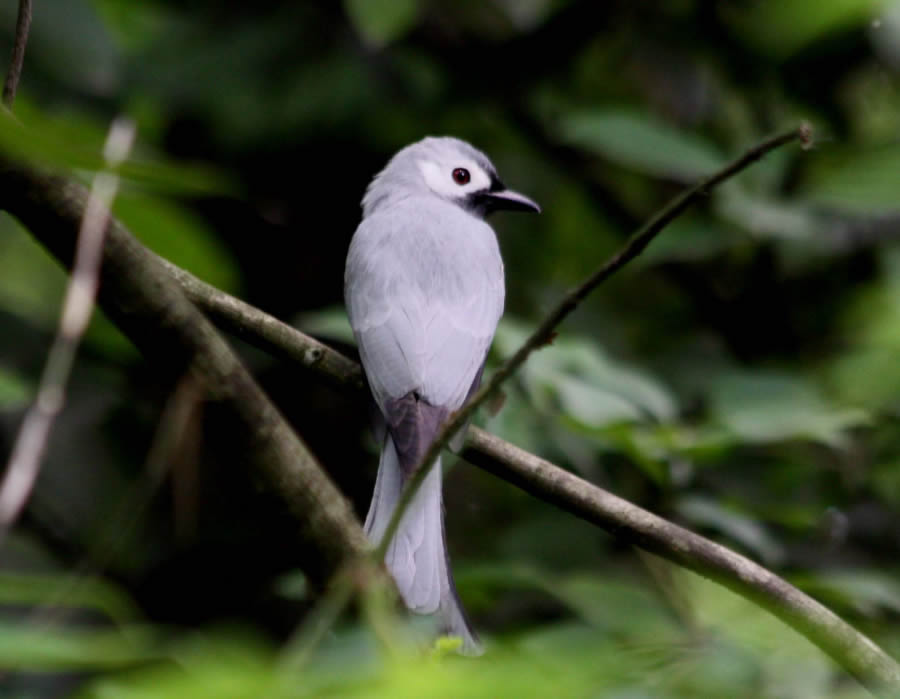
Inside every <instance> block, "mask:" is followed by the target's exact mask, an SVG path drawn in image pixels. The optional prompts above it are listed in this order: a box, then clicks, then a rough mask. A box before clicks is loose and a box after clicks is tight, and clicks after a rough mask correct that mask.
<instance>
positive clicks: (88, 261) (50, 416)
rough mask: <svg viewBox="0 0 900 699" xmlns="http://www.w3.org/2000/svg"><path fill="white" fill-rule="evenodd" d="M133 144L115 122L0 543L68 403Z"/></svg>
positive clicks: (2, 504) (7, 486)
mask: <svg viewBox="0 0 900 699" xmlns="http://www.w3.org/2000/svg"><path fill="white" fill-rule="evenodd" d="M133 140H134V124H133V123H132V122H131V121H129V120H127V119H122V118H120V119H116V120H114V121H113V123H112V126H111V127H110V129H109V135H108V136H107V138H106V145H105V146H104V149H103V151H104V152H103V157H104V160H105V161H106V165H107V168H108V169H107V170H104V171H102V172H99V173H97V174H96V175H95V176H94V181H93V184H92V185H91V191H90V194H89V196H88V199H87V203H86V204H85V207H84V214H83V216H82V219H81V223H80V225H79V228H78V242H77V244H76V252H75V260H74V262H73V264H72V275H71V276H70V277H69V284H68V286H67V288H66V296H65V299H64V300H63V307H62V313H61V315H60V319H59V330H58V331H57V334H56V337H55V338H54V340H53V344H52V345H51V347H50V353H49V354H48V356H47V363H46V365H45V366H44V371H43V374H42V376H41V382H40V385H39V387H38V392H37V397H36V398H35V400H34V403H33V404H32V405H31V407H30V408H29V409H28V412H27V413H26V414H25V419H24V420H23V421H22V426H21V427H20V428H19V433H18V435H17V436H16V441H15V444H14V445H13V449H12V455H11V456H10V459H9V464H8V465H7V467H6V473H5V474H4V477H3V483H2V484H0V544H2V542H3V539H5V538H6V534H7V532H8V530H9V527H10V526H12V524H13V523H14V522H15V520H16V519H17V518H18V516H19V513H20V512H21V511H22V508H23V507H25V503H26V502H27V501H28V496H29V495H30V494H31V490H32V488H33V487H34V483H35V481H36V480H37V477H38V473H40V468H41V460H42V459H43V456H44V452H45V451H46V447H47V440H48V439H49V437H50V430H51V428H52V427H53V423H54V421H55V420H56V418H57V416H58V415H59V413H60V412H61V411H62V409H63V406H64V404H65V400H66V384H67V383H68V381H69V375H70V374H71V371H72V364H73V363H74V362H75V355H76V353H77V352H78V345H79V344H80V343H81V338H82V337H83V336H84V331H85V330H87V326H88V321H90V319H91V314H92V313H93V311H94V301H95V299H96V296H97V286H98V284H99V281H100V260H101V257H102V252H103V237H104V233H105V231H106V228H107V224H108V222H109V210H110V207H111V206H112V200H113V197H115V195H116V191H117V190H118V188H119V177H118V175H116V174H115V172H111V170H114V169H115V168H117V167H118V166H119V165H120V164H121V163H122V161H123V160H125V158H126V157H128V152H129V151H130V150H131V144H132V142H133Z"/></svg>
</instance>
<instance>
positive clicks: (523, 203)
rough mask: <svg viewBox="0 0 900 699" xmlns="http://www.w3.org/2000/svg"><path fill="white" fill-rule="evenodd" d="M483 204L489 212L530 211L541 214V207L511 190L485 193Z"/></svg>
mask: <svg viewBox="0 0 900 699" xmlns="http://www.w3.org/2000/svg"><path fill="white" fill-rule="evenodd" d="M484 197H485V199H486V201H485V203H486V204H487V206H488V210H489V211H499V210H501V209H502V210H505V211H530V212H531V213H535V214H539V213H541V207H540V206H538V205H537V203H536V202H534V201H532V200H531V199H529V198H528V197H526V196H525V195H524V194H519V193H518V192H514V191H512V190H511V189H500V190H498V191H496V192H486V193H485V194H484Z"/></svg>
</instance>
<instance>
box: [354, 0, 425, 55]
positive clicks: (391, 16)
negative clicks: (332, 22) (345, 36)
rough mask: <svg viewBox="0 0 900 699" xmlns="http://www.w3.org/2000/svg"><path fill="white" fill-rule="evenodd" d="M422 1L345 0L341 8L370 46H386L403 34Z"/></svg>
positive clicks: (413, 20)
mask: <svg viewBox="0 0 900 699" xmlns="http://www.w3.org/2000/svg"><path fill="white" fill-rule="evenodd" d="M420 5H421V0H344V11H345V12H346V13H347V16H348V17H349V19H350V21H351V22H352V23H353V26H354V27H356V31H358V32H359V34H360V36H362V38H363V39H364V40H365V41H366V42H367V43H368V44H369V45H371V46H375V47H382V46H385V45H387V44H389V43H391V42H392V41H395V40H396V39H399V38H400V37H401V36H403V35H404V34H406V32H408V31H409V30H410V29H412V27H413V25H415V23H416V21H417V20H418V17H419V11H420V9H421V8H420Z"/></svg>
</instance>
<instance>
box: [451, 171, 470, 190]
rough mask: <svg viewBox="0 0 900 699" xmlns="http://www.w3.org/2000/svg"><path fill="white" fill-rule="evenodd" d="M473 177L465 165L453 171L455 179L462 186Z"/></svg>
mask: <svg viewBox="0 0 900 699" xmlns="http://www.w3.org/2000/svg"><path fill="white" fill-rule="evenodd" d="M470 179H472V178H471V176H470V175H469V171H468V170H466V169H465V168H464V167H458V168H456V169H455V170H454V171H453V181H454V182H456V184H458V185H459V186H460V187H462V186H463V185H464V184H469V180H470Z"/></svg>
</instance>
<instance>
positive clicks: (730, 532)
mask: <svg viewBox="0 0 900 699" xmlns="http://www.w3.org/2000/svg"><path fill="white" fill-rule="evenodd" d="M675 507H676V510H677V511H678V514H680V515H681V516H682V517H684V518H685V519H687V520H688V521H689V522H691V523H693V524H695V525H700V526H703V527H710V528H712V529H716V530H718V531H720V532H722V533H723V534H725V535H726V536H728V537H731V538H732V539H734V540H735V541H737V542H738V543H740V544H741V545H743V546H744V547H745V548H747V549H749V550H750V551H752V552H753V553H755V554H756V555H757V556H759V557H760V559H762V561H763V562H764V563H765V564H766V565H769V566H772V565H775V566H777V565H779V564H780V563H781V562H782V561H783V560H784V558H785V550H784V547H783V546H782V545H781V544H780V543H778V541H776V540H775V539H774V538H773V537H772V535H771V534H769V532H768V531H767V530H766V528H765V527H764V526H763V525H762V524H761V523H759V522H757V521H755V520H753V519H751V518H750V517H747V516H746V515H742V514H740V513H738V512H736V511H734V510H731V509H728V508H726V507H723V506H722V505H720V504H719V503H717V502H715V501H713V500H710V499H708V498H705V497H701V496H687V497H682V498H679V500H678V502H677V504H676V506H675Z"/></svg>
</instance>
